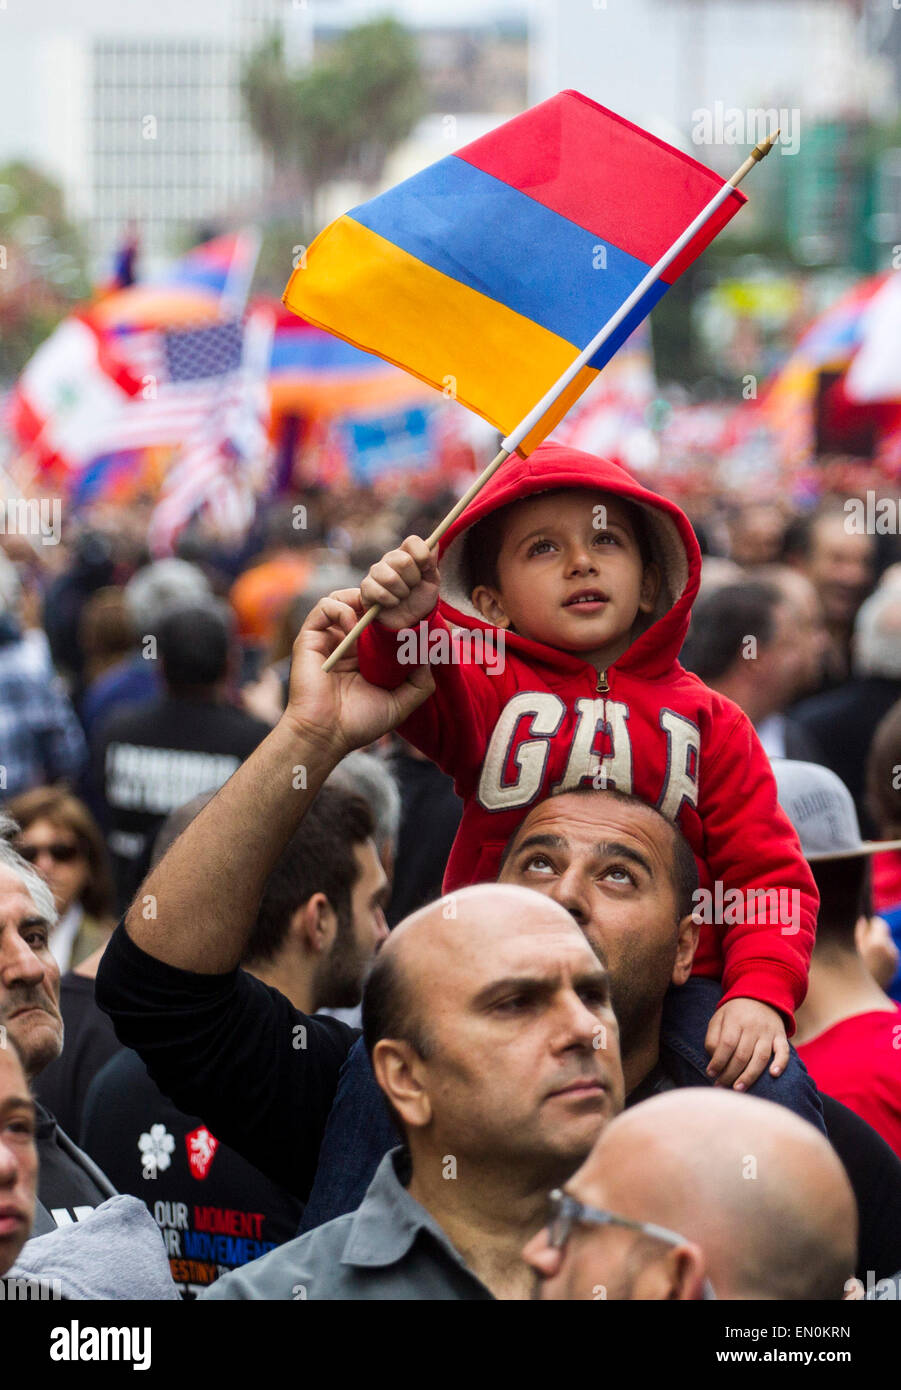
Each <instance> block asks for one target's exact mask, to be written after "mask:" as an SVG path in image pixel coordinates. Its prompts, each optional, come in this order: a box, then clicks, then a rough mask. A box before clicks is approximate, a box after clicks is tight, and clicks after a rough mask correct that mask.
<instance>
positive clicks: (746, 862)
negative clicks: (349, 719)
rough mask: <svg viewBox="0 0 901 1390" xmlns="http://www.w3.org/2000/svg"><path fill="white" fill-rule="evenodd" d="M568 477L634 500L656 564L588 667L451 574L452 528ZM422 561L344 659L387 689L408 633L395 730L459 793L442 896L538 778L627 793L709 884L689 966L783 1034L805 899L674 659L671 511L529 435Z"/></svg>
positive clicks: (617, 476)
mask: <svg viewBox="0 0 901 1390" xmlns="http://www.w3.org/2000/svg"><path fill="white" fill-rule="evenodd" d="M570 487H572V488H589V489H591V490H593V491H595V492H599V491H601V492H607V493H613V494H616V495H617V496H618V497H622V498H625V499H627V500H628V501H630V502H633V503H635V504H637V505H638V506H639V507H640V508H641V509H642V511H643V513H644V517H645V521H646V530H647V532H648V536H649V540H650V545H651V550H652V553H653V557H654V559H655V560H656V562H657V564H658V565H659V567H660V571H661V575H662V583H661V586H660V593H659V595H658V599H657V604H656V607H655V611H654V613H653V614H652V615H651V616H650V618H649V619H647V620H646V625H645V630H644V631H643V632H641V634H640V635H639V636H637V637H636V638H635V639H634V640H633V642H632V644H631V646H630V647H629V648H628V650H627V651H626V652H624V653H623V655H622V656H620V657H619V658H618V659H617V660H616V661H615V662H613V663H612V665H610V666H609V667H608V668H607V670H606V672H598V671H597V670H596V669H595V667H594V666H592V665H591V664H589V663H588V662H586V661H585V660H584V659H583V658H582V657H581V656H579V655H578V654H574V653H571V652H565V651H558V650H556V649H555V648H553V647H549V646H546V645H544V644H543V643H540V642H534V641H532V640H530V639H529V638H526V637H521V636H519V635H517V634H515V633H509V632H504V633H503V638H502V639H500V637H499V630H498V629H497V628H495V627H493V626H492V625H491V624H490V623H486V622H485V621H484V620H483V619H482V617H481V616H480V615H479V613H478V612H477V610H476V609H475V608H474V606H473V605H472V603H471V601H470V599H469V594H468V592H467V591H466V586H465V582H464V570H463V565H462V559H463V545H462V537H463V535H464V533H465V532H466V531H467V530H468V528H469V527H470V526H472V525H474V524H475V523H476V522H477V521H480V520H481V519H482V517H484V516H486V515H487V514H488V513H489V512H492V511H494V510H496V509H497V508H498V507H503V506H506V505H507V504H508V503H511V502H515V501H518V500H519V499H520V498H523V497H528V496H531V495H532V494H534V493H538V492H547V491H549V490H550V489H554V488H570ZM439 566H440V575H441V588H440V592H441V597H440V598H439V601H438V603H437V604H436V606H435V609H434V610H433V611H432V613H431V614H430V615H429V617H428V619H427V620H426V621H425V622H424V623H422V624H420V629H419V631H418V632H417V630H416V629H412V630H410V629H407V630H406V634H405V633H395V632H393V631H391V630H390V629H388V628H385V627H383V626H382V625H381V624H380V623H379V622H378V621H376V622H374V623H372V624H371V625H370V626H369V627H368V628H367V629H366V631H365V632H364V633H363V634H362V636H361V638H360V644H359V663H360V670H361V672H362V674H363V675H364V676H365V677H366V679H367V680H369V681H371V682H372V683H373V684H376V685H380V686H382V687H383V688H385V689H393V688H394V687H395V686H397V685H399V684H400V683H401V682H402V681H403V680H405V679H406V678H407V677H408V676H409V674H410V664H409V663H410V661H411V660H413V659H414V657H413V656H412V652H413V650H414V649H413V647H411V643H412V641H413V635H414V634H416V636H417V641H418V648H417V649H418V650H419V651H420V652H421V651H422V649H423V640H424V642H425V645H427V646H428V647H429V648H430V649H431V653H432V655H431V666H432V674H433V676H434V678H435V684H436V689H435V693H434V695H432V696H431V697H430V698H429V699H428V700H426V701H425V703H424V704H422V705H421V706H420V707H419V709H418V710H417V711H416V712H415V714H413V715H412V716H411V717H410V718H409V719H408V720H407V721H406V722H405V723H404V724H402V725H401V727H400V729H399V732H400V733H401V734H402V735H403V737H404V738H406V739H408V740H409V742H410V743H412V744H413V745H414V747H416V748H418V749H420V751H421V752H423V753H425V754H426V755H427V756H428V757H430V758H431V759H432V760H433V761H434V762H436V763H437V764H438V766H439V767H440V768H442V769H443V770H444V771H445V772H447V773H449V774H450V775H451V776H453V778H454V781H455V784H456V788H457V792H458V793H459V795H460V796H461V797H462V799H463V801H464V811H463V818H462V821H461V823H460V828H459V831H458V833H457V838H456V840H455V841H454V845H453V848H452V850H451V854H450V858H449V860H448V866H447V873H446V875H445V879H444V890H445V892H451V891H453V890H454V889H455V888H460V887H463V886H464V885H466V884H470V883H485V882H493V881H494V880H495V878H496V877H497V873H498V868H499V864H500V859H501V854H502V851H503V848H504V846H505V844H506V842H507V840H508V839H509V837H510V835H511V834H512V833H513V831H514V830H515V829H516V827H517V826H518V825H519V824H520V822H521V821H522V820H524V819H525V817H526V815H527V814H528V811H529V808H530V807H531V806H533V805H535V804H536V802H538V801H542V800H544V798H545V797H547V796H549V795H550V794H551V791H552V790H556V789H558V788H559V787H560V786H562V785H565V786H566V787H567V788H574V787H577V786H591V785H593V784H594V785H601V786H607V787H614V786H615V787H616V788H617V789H618V790H619V791H631V792H634V793H635V794H636V795H637V796H639V797H641V798H642V800H644V801H647V802H650V804H651V805H652V806H656V807H657V808H658V809H659V810H660V811H661V812H662V813H663V814H664V815H665V816H667V817H668V818H669V819H670V820H676V821H677V822H678V824H679V826H680V828H681V830H682V832H683V834H684V835H685V837H686V839H687V840H688V842H689V844H690V845H691V847H692V849H693V850H694V854H695V858H696V860H697V863H698V871H699V874H700V884H701V887H702V888H706V889H708V890H710V897H709V898H708V899H707V900H706V910H705V900H704V899H703V898H702V899H700V900H699V907H700V911H699V914H698V915H699V916H700V917H701V918H702V925H701V929H700V940H699V943H698V950H697V953H696V955H695V962H694V973H695V974H697V975H704V976H708V977H710V978H713V979H718V980H720V979H721V980H722V983H723V1002H725V1001H726V1000H727V999H732V998H737V997H744V998H751V999H757V1000H759V1001H760V1002H762V1003H764V1004H769V1005H771V1007H773V1008H775V1009H778V1010H779V1012H780V1013H781V1014H782V1015H783V1016H784V1018H785V1020H786V1024H787V1028H788V1031H789V1033H791V1032H793V1031H794V1018H793V1013H794V1010H795V1009H796V1008H797V1007H798V1005H799V1004H800V1003H801V1001H802V1000H803V998H804V994H805V992H806V989H807V973H808V966H809V962H810V954H811V951H812V949H813V941H814V932H815V925H816V913H817V907H818V905H819V900H818V897H817V891H816V886H815V884H814V881H813V878H812V876H811V873H810V870H809V869H808V867H807V864H806V862H805V860H804V857H803V855H802V853H801V848H800V844H799V842H798V837H797V835H796V834H795V831H794V829H793V827H792V825H791V823H790V822H789V820H788V818H787V816H786V815H785V813H784V812H783V811H782V809H781V808H780V806H779V803H778V799H777V795H776V783H775V780H774V778H773V775H772V772H771V770H770V764H769V760H768V758H767V756H766V754H765V753H764V751H763V749H762V747H761V745H760V743H759V741H758V739H757V735H756V734H755V732H754V729H753V727H752V725H751V722H750V720H749V719H748V718H747V716H746V715H745V714H744V713H743V712H742V711H741V710H740V709H739V708H738V706H737V705H735V704H733V703H732V701H731V700H727V699H726V698H725V697H724V696H722V695H718V694H717V693H716V692H715V691H713V690H710V689H709V688H708V687H707V686H706V685H704V683H703V682H702V681H700V680H699V679H698V677H697V676H694V675H692V674H691V673H690V672H688V671H686V670H684V668H683V667H682V666H680V665H679V661H678V654H679V651H680V649H681V646H682V642H683V640H684V637H685V633H686V631H687V628H688V622H689V616H690V611H691V605H692V603H693V601H694V598H695V595H696V594H697V591H698V582H699V578H700V572H701V555H700V551H699V549H698V544H697V541H696V540H695V536H694V532H693V531H692V528H691V524H690V523H689V521H688V518H687V517H686V516H685V514H684V512H682V511H681V510H680V508H679V507H677V506H676V505H675V503H673V502H670V501H668V500H667V499H666V498H665V497H660V496H659V495H658V494H656V493H653V492H649V491H648V490H647V489H646V488H644V487H642V486H641V484H640V483H639V482H637V481H636V480H635V479H634V478H633V477H632V476H631V475H630V474H629V473H627V472H626V470H625V469H624V468H620V467H619V466H618V465H616V464H613V463H608V462H606V461H605V460H603V459H599V458H595V457H594V456H593V455H591V454H586V453H583V452H582V451H580V450H576V449H567V448H563V447H561V446H560V445H556V444H548V443H545V444H542V445H540V446H539V447H538V448H537V449H536V450H535V451H534V453H532V454H530V456H529V457H528V458H527V459H522V458H520V457H519V456H518V455H517V456H515V457H514V458H512V459H510V460H509V461H507V462H505V463H504V464H502V466H501V467H500V468H499V469H498V471H497V473H495V475H494V477H493V478H492V479H491V480H490V482H488V483H487V484H486V486H485V487H484V488H483V489H482V491H481V492H480V493H479V494H478V496H477V497H476V498H475V499H474V501H473V502H472V503H470V505H469V506H468V507H467V508H466V510H465V511H464V512H463V513H462V515H461V516H460V517H459V518H458V519H457V521H456V522H455V523H454V524H453V526H451V528H450V529H449V530H448V532H447V533H446V535H445V536H444V538H443V540H442V541H441V544H440V549H439ZM453 629H463V631H457V632H456V633H453ZM501 640H502V642H503V645H501ZM451 643H453V645H454V659H453V661H448V659H447V657H448V650H449V644H451ZM501 652H502V653H503V660H502V661H501V659H500V653H501ZM598 773H601V774H602V777H603V780H602V781H599V780H597V777H598ZM717 883H719V884H720V885H721V887H720V888H717V887H716V885H717ZM752 889H754V890H758V895H757V896H753V895H751V894H750V890H752ZM765 890H771V892H770V897H769V899H765V898H764V897H763V896H762V894H763V892H764V891H765ZM772 890H776V893H777V894H781V896H779V897H778V904H779V907H780V909H781V910H780V912H779V913H777V912H776V911H775V908H776V905H777V898H775V897H774V896H773V893H772ZM749 903H750V906H748V904H749ZM704 918H706V920H703V919H704ZM746 919H747V920H746Z"/></svg>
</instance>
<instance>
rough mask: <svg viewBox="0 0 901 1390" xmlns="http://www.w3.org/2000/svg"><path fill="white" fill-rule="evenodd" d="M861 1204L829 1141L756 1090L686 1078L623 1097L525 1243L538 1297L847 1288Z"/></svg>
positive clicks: (740, 1295) (734, 1294)
mask: <svg viewBox="0 0 901 1390" xmlns="http://www.w3.org/2000/svg"><path fill="white" fill-rule="evenodd" d="M856 1255H857V1205H856V1202H855V1199H854V1193H853V1191H852V1190H851V1184H850V1183H849V1181H848V1178H847V1175H846V1173H845V1170H844V1168H843V1167H842V1164H841V1162H840V1160H839V1158H838V1156H837V1155H836V1153H835V1150H834V1149H833V1148H832V1146H831V1145H830V1144H829V1143H828V1141H827V1140H826V1139H825V1138H824V1137H823V1136H822V1135H821V1134H820V1133H819V1132H818V1131H817V1130H816V1129H815V1127H814V1126H813V1125H810V1124H807V1123H805V1121H804V1120H802V1119H800V1118H799V1117H798V1116H797V1115H794V1114H792V1113H791V1111H789V1110H786V1109H784V1108H783V1107H782V1106H779V1105H774V1104H772V1102H767V1101H763V1100H758V1099H757V1098H756V1097H754V1096H738V1095H735V1094H734V1093H732V1092H729V1091H720V1090H713V1089H710V1090H704V1089H697V1088H687V1089H684V1090H678V1091H669V1092H667V1093H666V1094H665V1095H658V1096H655V1097H654V1098H653V1099H651V1100H647V1101H644V1102H642V1103H641V1104H640V1105H638V1106H635V1107H634V1108H632V1109H629V1110H626V1111H625V1112H624V1113H623V1114H622V1115H621V1116H620V1117H619V1118H618V1119H616V1120H614V1121H613V1122H612V1124H610V1125H608V1126H607V1127H606V1128H605V1130H604V1131H603V1132H602V1134H601V1137H600V1139H599V1140H598V1141H597V1143H596V1144H595V1146H594V1148H593V1149H592V1151H591V1153H590V1155H589V1156H588V1158H587V1160H586V1161H585V1163H583V1165H582V1167H581V1168H580V1169H579V1170H578V1172H576V1173H575V1174H574V1175H573V1177H572V1178H570V1180H569V1181H568V1182H566V1183H564V1184H563V1187H562V1188H559V1189H557V1190H555V1191H553V1192H552V1193H551V1194H550V1197H549V1220H548V1222H547V1224H546V1226H545V1227H544V1228H543V1229H542V1230H541V1231H540V1232H539V1233H538V1235H536V1236H534V1237H533V1238H532V1239H531V1240H530V1241H529V1242H528V1243H527V1245H526V1246H525V1248H524V1250H523V1259H524V1260H525V1261H526V1262H527V1263H528V1264H529V1265H531V1267H532V1269H533V1270H534V1271H535V1274H536V1276H537V1277H536V1286H535V1297H537V1298H541V1299H594V1300H597V1299H649V1300H654V1301H657V1300H663V1299H669V1300H696V1299H703V1298H714V1297H715V1298H721V1299H722V1298H727V1299H782V1300H795V1299H816V1300H824V1299H841V1298H842V1296H843V1293H844V1291H845V1288H846V1286H847V1285H848V1283H849V1282H850V1280H851V1276H852V1274H853V1270H854V1265H855V1260H856Z"/></svg>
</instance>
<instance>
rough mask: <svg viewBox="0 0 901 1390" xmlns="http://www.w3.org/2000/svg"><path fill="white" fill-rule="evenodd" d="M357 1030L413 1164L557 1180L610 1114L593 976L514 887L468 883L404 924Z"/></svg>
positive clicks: (579, 944)
mask: <svg viewBox="0 0 901 1390" xmlns="http://www.w3.org/2000/svg"><path fill="white" fill-rule="evenodd" d="M363 1031H364V1038H365V1041H366V1046H367V1049H368V1050H369V1054H370V1057H371V1059H372V1063H373V1070H374V1071H375V1075H376V1080H377V1081H378V1084H379V1086H380V1087H381V1089H382V1091H383V1092H384V1093H385V1097H386V1100H387V1101H388V1104H389V1107H390V1108H391V1111H392V1114H393V1115H394V1117H395V1119H396V1120H398V1121H399V1122H400V1124H401V1127H402V1129H403V1131H404V1132H405V1133H406V1135H407V1139H408V1142H409V1144H410V1147H411V1149H413V1148H414V1146H415V1149H416V1151H417V1152H418V1153H420V1154H421V1155H422V1154H424V1153H425V1152H426V1151H429V1152H432V1151H434V1152H437V1153H438V1154H443V1153H453V1154H455V1155H456V1156H457V1157H458V1158H459V1160H460V1161H461V1162H462V1161H463V1159H464V1157H465V1158H466V1160H467V1162H468V1163H469V1164H470V1165H471V1166H473V1167H474V1168H478V1167H480V1166H481V1167H482V1168H483V1169H485V1168H487V1166H489V1165H494V1167H495V1168H496V1169H497V1170H498V1171H506V1170H507V1169H508V1168H509V1165H510V1163H511V1162H513V1161H519V1162H520V1164H521V1165H522V1167H521V1172H522V1173H523V1174H525V1173H526V1172H527V1171H530V1172H531V1174H532V1179H531V1180H533V1181H538V1180H539V1175H540V1176H541V1177H543V1176H546V1175H549V1174H552V1173H556V1174H558V1176H559V1177H562V1176H565V1175H566V1174H567V1173H569V1172H572V1169H573V1168H574V1167H575V1166H576V1164H577V1163H579V1162H581V1161H582V1159H583V1158H584V1157H585V1155H586V1154H587V1153H588V1150H589V1149H590V1147H591V1145H592V1143H593V1142H594V1140H595V1139H596V1137H597V1134H598V1131H599V1129H600V1126H601V1124H602V1123H603V1122H604V1120H606V1119H609V1118H610V1117H611V1116H612V1115H615V1114H617V1113H618V1112H619V1110H620V1109H621V1108H622V1101H623V1078H622V1067H621V1064H620V1058H619V1030H618V1026H617V1022H616V1018H615V1016H614V1013H613V1008H612V1004H611V999H610V982H609V977H608V973H607V970H606V968H605V966H604V965H603V964H601V962H600V961H599V960H598V959H597V956H596V955H595V953H594V952H593V951H592V949H591V947H590V946H589V944H588V942H587V941H586V939H585V937H584V935H583V933H582V932H581V931H580V929H579V927H578V926H577V925H576V923H575V922H574V921H573V919H572V917H571V916H570V914H569V913H568V912H567V911H566V910H565V909H564V908H562V907H561V906H560V905H559V904H558V903H555V902H554V901H553V900H551V899H550V898H547V897H545V896H543V895H542V894H539V893H535V892H533V891H532V890H531V889H528V888H522V887H519V886H517V885H508V884H478V885H474V886H472V887H469V888H464V889H462V890H461V891H460V892H458V893H454V894H450V895H448V896H446V897H444V898H440V899H439V900H438V901H437V902H435V903H431V904H430V905H429V906H428V907H425V908H422V909H421V910H420V911H419V912H416V913H414V914H413V915H412V916H411V917H408V918H406V919H405V920H404V921H403V922H402V923H401V924H400V925H399V926H398V927H396V928H395V930H394V931H393V932H392V934H391V936H390V938H389V939H388V941H387V942H386V943H385V945H384V946H383V947H382V950H381V951H380V953H379V955H378V958H377V960H376V962H375V965H374V966H373V969H372V973H371V975H370V977H369V980H368V981H367V984H366V988H365V991H364V994H363Z"/></svg>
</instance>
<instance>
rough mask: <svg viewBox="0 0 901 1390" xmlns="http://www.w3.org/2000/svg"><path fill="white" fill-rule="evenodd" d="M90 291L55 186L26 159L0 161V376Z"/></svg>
mask: <svg viewBox="0 0 901 1390" xmlns="http://www.w3.org/2000/svg"><path fill="white" fill-rule="evenodd" d="M89 293H90V282H89V280H88V277H87V274H86V270H85V253H84V246H83V244H82V242H81V239H80V238H79V236H78V233H77V232H76V231H75V228H74V227H73V226H72V224H71V223H70V222H69V221H68V220H67V219H66V216H65V213H64V211H63V197H62V193H61V191H60V189H59V188H58V187H57V185H56V184H55V183H53V182H52V180H50V179H48V178H47V177H46V176H45V175H44V174H42V173H40V172H39V171H38V170H37V169H34V168H32V167H31V166H30V165H28V164H24V163H21V162H19V161H16V162H13V163H9V164H4V165H2V166H0V381H10V380H12V378H14V377H15V376H16V375H17V374H18V372H19V371H20V370H21V369H22V367H23V366H24V365H25V363H26V362H27V361H28V359H29V357H30V356H31V355H32V353H33V352H34V351H35V349H36V348H37V347H38V346H39V344H40V343H42V342H43V341H44V339H45V338H46V337H47V336H48V334H49V333H51V332H52V330H53V329H54V328H55V327H56V325H57V324H58V323H59V321H60V319H62V318H64V317H65V315H66V314H67V313H69V311H70V310H71V308H72V305H73V303H74V302H75V301H77V300H79V299H83V298H84V297H85V296H86V295H87V294H89Z"/></svg>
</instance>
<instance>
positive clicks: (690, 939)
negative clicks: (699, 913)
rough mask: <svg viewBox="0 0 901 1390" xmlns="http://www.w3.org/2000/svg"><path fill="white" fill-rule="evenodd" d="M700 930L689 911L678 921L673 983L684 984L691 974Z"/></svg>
mask: <svg viewBox="0 0 901 1390" xmlns="http://www.w3.org/2000/svg"><path fill="white" fill-rule="evenodd" d="M700 932H701V928H700V926H699V924H698V923H697V922H696V921H695V919H694V915H693V914H692V913H691V912H689V913H688V915H687V916H685V917H683V918H682V920H681V922H680V923H679V935H678V937H677V938H676V960H675V964H674V965H673V974H672V981H673V984H674V985H684V984H685V981H686V980H687V979H688V977H689V975H690V974H691V967H692V964H693V963H694V958H695V951H696V950H697V949H698V936H699V935H700Z"/></svg>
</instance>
